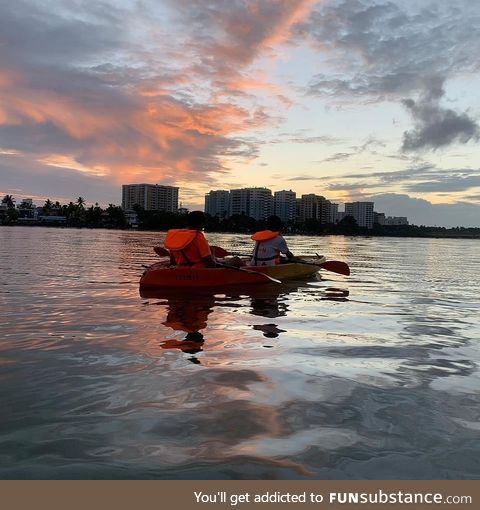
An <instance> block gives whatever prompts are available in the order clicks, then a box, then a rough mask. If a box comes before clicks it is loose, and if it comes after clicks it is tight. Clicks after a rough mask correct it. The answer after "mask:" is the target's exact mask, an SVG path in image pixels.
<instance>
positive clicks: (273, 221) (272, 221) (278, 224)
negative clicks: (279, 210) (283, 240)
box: [267, 216, 283, 232]
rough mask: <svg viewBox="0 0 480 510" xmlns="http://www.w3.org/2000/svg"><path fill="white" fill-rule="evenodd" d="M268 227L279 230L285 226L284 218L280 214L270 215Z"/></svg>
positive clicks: (275, 230)
mask: <svg viewBox="0 0 480 510" xmlns="http://www.w3.org/2000/svg"><path fill="white" fill-rule="evenodd" d="M267 228H268V229H269V230H273V231H274V232H279V231H280V230H282V228H283V223H282V220H281V219H280V218H279V217H278V216H269V217H268V218H267Z"/></svg>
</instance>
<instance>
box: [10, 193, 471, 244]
mask: <svg viewBox="0 0 480 510" xmlns="http://www.w3.org/2000/svg"><path fill="white" fill-rule="evenodd" d="M2 204H4V207H3V208H2V209H0V224H4V225H12V224H15V223H17V222H18V221H19V219H20V216H21V215H22V214H25V212H27V213H28V209H29V208H33V206H31V205H29V204H28V203H25V202H24V203H22V204H21V205H20V206H19V207H15V201H14V199H13V197H12V196H11V195H5V196H4V198H3V200H2ZM5 206H6V207H5ZM133 209H134V211H135V213H136V215H137V219H138V221H137V223H136V225H135V226H136V228H138V229H139V230H163V231H165V230H168V229H171V228H183V227H185V226H186V215H185V214H179V213H173V212H167V211H146V210H144V209H143V207H141V206H139V205H135V206H134V208H133ZM41 213H42V214H41V216H39V219H38V221H37V222H35V224H38V225H42V224H50V223H48V222H46V221H42V218H45V217H48V216H57V217H63V218H65V221H64V222H63V223H62V224H64V225H65V226H69V227H87V228H120V229H123V228H128V227H129V224H128V222H127V218H126V216H125V212H124V211H123V209H122V208H121V207H120V206H117V205H114V204H109V205H108V207H106V208H102V207H100V206H99V204H98V203H95V205H92V206H90V207H86V206H85V199H84V198H83V197H78V198H77V199H76V201H75V202H73V201H72V202H69V203H68V204H60V202H58V201H55V202H53V201H51V200H50V199H48V200H46V201H45V203H44V205H43V206H42V207H41ZM206 216H207V222H206V227H205V230H206V231H207V232H225V233H240V234H251V233H252V232H257V231H259V230H264V229H265V228H266V225H265V221H262V220H260V221H258V220H255V219H254V218H251V217H250V216H247V215H245V214H234V215H232V216H230V217H228V218H219V217H218V216H210V215H208V214H207V215H206ZM284 232H285V233H286V234H303V235H352V236H356V235H367V236H394V237H452V238H480V228H473V227H455V228H446V227H429V226H423V225H422V226H417V225H392V226H390V225H379V224H377V223H375V224H374V225H373V228H372V229H367V228H363V227H360V226H359V225H358V224H357V222H356V221H355V219H354V218H353V217H352V216H345V217H344V218H343V219H342V220H341V221H340V222H338V223H335V224H334V223H322V222H320V221H319V220H316V219H308V220H306V221H303V222H290V223H287V224H286V225H285V229H284Z"/></svg>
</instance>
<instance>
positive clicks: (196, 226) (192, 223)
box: [187, 211, 207, 230]
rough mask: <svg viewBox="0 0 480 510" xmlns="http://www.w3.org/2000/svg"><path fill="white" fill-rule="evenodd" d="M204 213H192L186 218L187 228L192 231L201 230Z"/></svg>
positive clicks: (203, 225)
mask: <svg viewBox="0 0 480 510" xmlns="http://www.w3.org/2000/svg"><path fill="white" fill-rule="evenodd" d="M206 220H207V219H206V217H205V213H204V212H203V211H192V212H191V213H189V214H188V216H187V228H190V229H192V230H202V229H203V227H205V223H206Z"/></svg>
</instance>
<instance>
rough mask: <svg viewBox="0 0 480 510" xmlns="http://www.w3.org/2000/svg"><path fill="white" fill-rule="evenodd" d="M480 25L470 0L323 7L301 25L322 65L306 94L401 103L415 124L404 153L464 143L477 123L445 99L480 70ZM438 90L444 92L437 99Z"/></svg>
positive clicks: (479, 12)
mask: <svg viewBox="0 0 480 510" xmlns="http://www.w3.org/2000/svg"><path fill="white" fill-rule="evenodd" d="M479 19H480V4H478V3H477V2H470V1H467V0H460V2H455V3H449V2H430V1H428V0H419V1H418V2H415V3H412V2H408V3H407V2H405V3H403V4H401V3H398V2H391V1H379V2H375V3H373V2H369V1H366V0H348V1H335V0H331V1H325V2H321V3H319V4H318V5H317V6H316V8H315V10H314V11H313V13H312V14H311V15H310V16H309V18H308V19H307V20H305V22H303V23H301V24H299V25H298V26H297V27H296V33H297V37H299V38H302V37H307V38H308V39H309V40H310V41H312V43H313V45H314V46H315V47H316V48H317V49H318V50H319V52H320V55H322V58H323V62H324V66H323V68H324V69H325V70H324V71H323V72H322V73H319V74H317V75H316V76H314V77H313V79H312V80H311V82H310V84H309V86H308V93H309V94H310V95H313V96H321V97H328V98H330V100H331V101H336V102H338V101H343V102H355V103H358V102H359V101H362V102H366V103H368V102H380V101H397V102H403V104H404V105H405V106H406V107H407V108H408V109H409V111H410V113H411V114H412V115H413V116H414V122H415V126H414V130H413V131H409V132H407V133H406V134H405V139H404V143H403V148H404V149H405V150H410V151H412V150H425V149H432V148H433V149H435V148H439V147H445V146H447V145H450V144H452V143H458V142H459V143H465V142H466V141H468V140H470V139H472V138H473V137H474V135H475V132H476V129H477V126H476V123H475V121H474V120H473V119H471V118H470V117H469V116H468V115H467V114H466V113H457V112H455V111H454V110H452V109H446V108H443V107H441V106H440V104H439V101H440V99H441V96H443V89H442V87H443V84H444V83H445V82H446V81H448V80H449V79H451V78H454V77H456V76H457V75H459V74H460V73H462V75H464V76H465V75H474V74H476V73H478V71H479V69H480V61H479V60H478V58H477V57H476V55H477V54H478V53H479V51H480V37H479V35H480V34H479V29H478V26H479V25H478V22H479ZM435 89H436V90H442V94H441V95H440V96H436V97H435V100H434V99H433V96H432V91H433V90H435ZM417 96H418V99H415V98H416V97H417Z"/></svg>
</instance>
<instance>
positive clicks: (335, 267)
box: [211, 246, 350, 276]
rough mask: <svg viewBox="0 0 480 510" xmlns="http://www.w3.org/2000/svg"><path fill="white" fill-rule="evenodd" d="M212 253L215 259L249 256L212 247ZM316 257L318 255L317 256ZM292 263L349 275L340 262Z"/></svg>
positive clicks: (296, 260)
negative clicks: (228, 256)
mask: <svg viewBox="0 0 480 510" xmlns="http://www.w3.org/2000/svg"><path fill="white" fill-rule="evenodd" d="M211 248H212V251H213V252H214V253H215V255H216V256H217V257H225V256H227V255H236V256H239V257H249V256H251V255H247V254H246V253H237V252H229V251H227V250H225V249H224V248H221V247H220V246H212V247H211ZM317 257H318V255H317ZM292 262H294V263H296V264H306V265H309V266H317V267H319V268H320V269H325V270H326V271H330V272H332V273H337V274H342V275H345V276H349V275H350V267H349V266H348V264H346V263H345V262H342V261H340V260H327V261H325V262H320V263H319V264H318V263H315V262H307V261H305V260H299V259H295V260H292Z"/></svg>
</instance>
